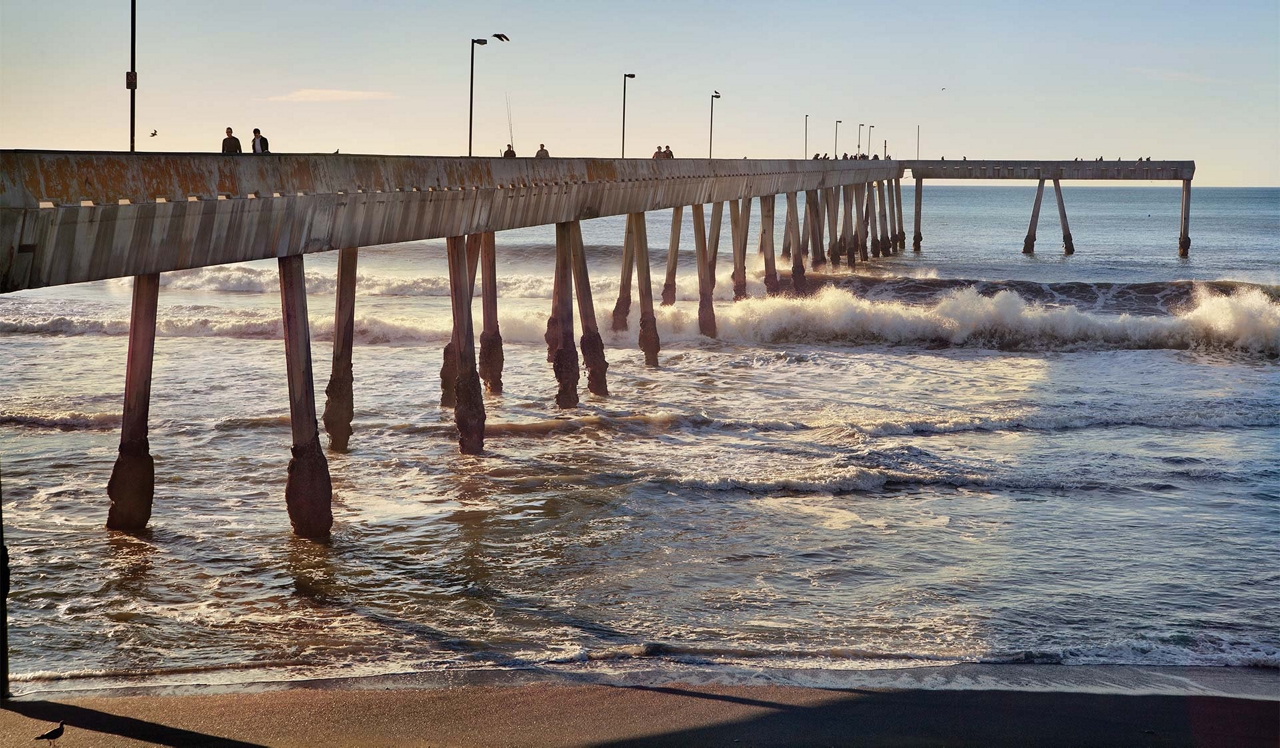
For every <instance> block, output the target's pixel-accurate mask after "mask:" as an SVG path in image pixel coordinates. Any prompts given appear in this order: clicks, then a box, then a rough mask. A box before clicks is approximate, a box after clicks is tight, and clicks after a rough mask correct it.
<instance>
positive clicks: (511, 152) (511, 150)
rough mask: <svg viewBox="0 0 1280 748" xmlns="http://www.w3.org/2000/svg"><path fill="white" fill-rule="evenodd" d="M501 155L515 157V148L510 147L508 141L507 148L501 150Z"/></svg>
mask: <svg viewBox="0 0 1280 748" xmlns="http://www.w3.org/2000/svg"><path fill="white" fill-rule="evenodd" d="M502 157H503V158H515V157H516V149H514V148H512V147H511V144H510V143H507V150H505V151H503V152H502Z"/></svg>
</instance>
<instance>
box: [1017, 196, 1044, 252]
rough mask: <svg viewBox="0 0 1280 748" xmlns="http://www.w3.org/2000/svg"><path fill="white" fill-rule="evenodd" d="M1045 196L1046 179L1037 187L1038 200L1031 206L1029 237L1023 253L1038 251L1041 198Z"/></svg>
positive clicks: (1023, 244)
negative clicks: (1037, 233)
mask: <svg viewBox="0 0 1280 748" xmlns="http://www.w3.org/2000/svg"><path fill="white" fill-rule="evenodd" d="M1043 197H1044V180H1043V179H1041V180H1040V184H1039V185H1038V186H1037V187H1036V202H1035V205H1033V206H1031V225H1030V226H1028V227H1027V238H1026V239H1025V240H1024V241H1023V242H1022V254H1024V255H1029V254H1034V253H1035V251H1036V227H1037V226H1039V225H1040V200H1041V198H1043Z"/></svg>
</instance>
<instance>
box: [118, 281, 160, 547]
mask: <svg viewBox="0 0 1280 748" xmlns="http://www.w3.org/2000/svg"><path fill="white" fill-rule="evenodd" d="M159 299H160V274H159V273H151V274H149V275H137V276H134V278H133V309H132V311H131V313H130V316H129V354H128V355H129V358H128V362H127V363H126V364H125V375H124V417H123V418H122V420H121V424H120V451H119V454H118V455H117V456H116V464H115V466H114V467H113V468H112V469H111V479H110V480H109V481H108V482H107V495H108V496H110V497H111V508H110V509H108V510H107V527H108V528H110V529H112V530H125V531H134V530H141V529H142V528H144V527H146V526H147V522H149V521H150V520H151V502H152V499H153V497H154V495H155V485H156V466H155V461H154V460H152V459H151V446H150V443H149V442H148V441H147V415H148V413H149V412H150V410H151V363H152V360H153V359H154V357H155V349H156V308H157V305H158V303H159Z"/></svg>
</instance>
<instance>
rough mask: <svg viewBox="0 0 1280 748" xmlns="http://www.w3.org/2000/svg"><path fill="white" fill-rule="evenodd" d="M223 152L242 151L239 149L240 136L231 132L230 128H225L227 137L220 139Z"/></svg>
mask: <svg viewBox="0 0 1280 748" xmlns="http://www.w3.org/2000/svg"><path fill="white" fill-rule="evenodd" d="M222 152H223V153H243V151H241V150H240V138H237V137H236V136H234V135H232V134H231V128H230V127H228V128H227V137H225V138H223V139H222Z"/></svg>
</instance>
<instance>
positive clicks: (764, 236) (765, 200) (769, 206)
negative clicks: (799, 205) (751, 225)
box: [760, 195, 778, 296]
mask: <svg viewBox="0 0 1280 748" xmlns="http://www.w3.org/2000/svg"><path fill="white" fill-rule="evenodd" d="M777 198H778V196H777V195H765V196H764V197H762V198H760V254H762V255H764V290H765V292H766V293H767V294H768V295H770V296H776V295H777V294H778V268H777V266H776V265H775V262H774V258H773V213H774V209H775V208H776V206H777Z"/></svg>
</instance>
